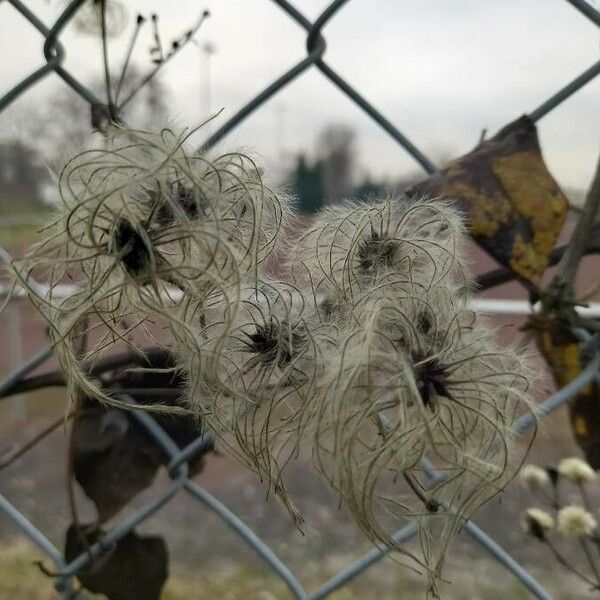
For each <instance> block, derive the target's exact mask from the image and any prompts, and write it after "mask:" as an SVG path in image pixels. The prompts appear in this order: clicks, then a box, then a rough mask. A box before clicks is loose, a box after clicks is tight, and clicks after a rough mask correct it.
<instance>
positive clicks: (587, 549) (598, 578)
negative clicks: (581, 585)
mask: <svg viewBox="0 0 600 600" xmlns="http://www.w3.org/2000/svg"><path fill="white" fill-rule="evenodd" d="M580 541H581V547H582V548H583V551H584V552H585V556H586V558H587V560H588V562H589V563H590V567H591V569H592V571H593V573H594V577H595V578H596V585H595V587H596V589H598V588H600V570H598V565H597V563H596V561H595V560H594V557H593V556H592V552H591V550H590V547H589V545H588V541H587V540H586V539H585V538H581V540H580Z"/></svg>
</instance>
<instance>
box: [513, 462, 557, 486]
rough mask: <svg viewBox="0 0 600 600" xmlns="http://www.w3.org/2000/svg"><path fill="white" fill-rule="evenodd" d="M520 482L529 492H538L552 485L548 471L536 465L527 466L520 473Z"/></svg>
mask: <svg viewBox="0 0 600 600" xmlns="http://www.w3.org/2000/svg"><path fill="white" fill-rule="evenodd" d="M519 480H520V481H521V485H523V487H524V488H526V489H529V490H536V489H538V488H541V487H544V486H546V485H548V484H549V483H550V477H549V476H548V471H546V470H545V469H542V468H540V467H537V466H536V465H525V466H524V467H523V468H522V469H521V471H520V472H519Z"/></svg>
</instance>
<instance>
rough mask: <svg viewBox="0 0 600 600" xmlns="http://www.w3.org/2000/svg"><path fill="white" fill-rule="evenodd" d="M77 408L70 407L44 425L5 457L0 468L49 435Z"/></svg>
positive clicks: (0, 463) (4, 467)
mask: <svg viewBox="0 0 600 600" xmlns="http://www.w3.org/2000/svg"><path fill="white" fill-rule="evenodd" d="M76 411H77V409H75V408H73V409H71V410H70V411H69V412H68V413H67V414H66V415H64V416H62V417H60V418H58V419H56V420H55V421H52V423H50V424H49V425H48V426H47V427H44V429H42V430H41V431H40V432H39V433H38V434H37V435H35V436H34V437H33V438H32V439H30V440H29V441H28V442H27V443H26V444H23V446H21V447H20V448H18V449H17V450H15V451H14V452H13V453H12V454H11V455H10V456H9V457H8V458H5V459H4V460H3V461H1V462H0V470H2V469H6V467H8V466H10V465H11V464H12V463H14V462H15V461H16V460H18V459H19V458H21V457H22V456H23V455H24V454H25V453H27V452H28V451H29V450H31V449H32V448H33V447H34V446H36V445H37V444H39V443H40V442H41V441H42V440H43V439H44V438H45V437H47V436H49V435H50V434H51V433H52V432H53V431H55V430H56V429H58V428H59V427H60V426H61V425H64V424H65V423H66V422H67V421H68V420H69V419H71V418H72V417H73V415H74V414H75V413H76Z"/></svg>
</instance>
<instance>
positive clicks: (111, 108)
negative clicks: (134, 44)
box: [100, 0, 118, 121]
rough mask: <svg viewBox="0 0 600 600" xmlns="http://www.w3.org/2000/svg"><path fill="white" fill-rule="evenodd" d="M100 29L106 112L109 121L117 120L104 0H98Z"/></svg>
mask: <svg viewBox="0 0 600 600" xmlns="http://www.w3.org/2000/svg"><path fill="white" fill-rule="evenodd" d="M100 15H101V31H102V59H103V62H104V79H105V83H106V100H107V103H108V114H109V116H110V119H111V121H117V120H118V119H117V114H116V111H115V104H114V102H113V98H112V84H111V81H110V67H109V64H108V39H107V33H106V0H100Z"/></svg>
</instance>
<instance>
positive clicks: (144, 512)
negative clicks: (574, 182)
mask: <svg viewBox="0 0 600 600" xmlns="http://www.w3.org/2000/svg"><path fill="white" fill-rule="evenodd" d="M270 1H272V2H273V3H274V4H276V5H277V6H279V7H280V8H281V9H282V10H283V11H284V12H285V13H286V14H287V15H288V16H289V17H290V19H292V20H293V21H294V22H295V23H297V24H298V25H299V26H300V27H301V28H302V29H304V30H305V31H306V33H307V38H306V51H307V53H306V56H304V57H303V58H302V59H301V60H299V61H298V63H297V64H296V65H294V66H293V67H292V68H291V69H289V70H288V71H286V72H285V73H283V74H282V75H281V76H280V77H278V78H277V79H276V80H275V81H273V82H272V83H271V84H270V85H269V86H268V87H266V88H265V89H263V90H261V91H260V92H259V93H257V94H256V95H255V96H254V97H253V98H252V99H251V100H250V101H249V102H248V103H247V104H246V105H245V106H244V107H243V108H241V109H240V110H239V111H238V112H237V114H235V115H234V116H233V117H232V118H230V119H229V120H228V121H227V122H226V123H225V124H224V125H223V126H222V127H221V128H220V129H218V130H217V131H216V132H215V133H214V134H213V135H212V136H211V137H210V138H209V139H208V140H207V141H206V142H205V144H204V147H205V148H209V147H211V146H213V145H214V144H215V143H217V142H218V141H219V140H221V139H222V138H223V137H224V136H226V135H227V134H228V133H229V132H230V131H232V130H233V129H234V128H235V127H236V126H237V125H238V124H240V123H241V122H242V121H243V120H245V119H246V118H248V117H249V116H250V115H251V114H252V113H253V112H254V111H256V110H257V109H258V108H260V106H261V105H262V104H263V103H264V102H266V101H267V100H268V99H269V98H271V97H272V96H274V95H275V94H276V93H277V92H278V91H280V90H281V89H282V88H284V87H285V86H287V85H288V84H290V83H291V82H292V81H293V80H294V79H296V78H297V77H298V76H299V75H300V74H301V73H303V72H304V71H306V70H307V69H310V68H313V67H314V68H316V69H318V70H319V71H320V72H321V73H322V74H323V75H324V76H325V77H326V78H327V79H329V80H330V81H331V82H332V84H333V85H334V86H336V87H337V88H338V89H339V90H340V91H341V92H342V93H343V94H345V95H346V96H348V98H350V99H351V100H352V101H353V102H354V103H355V104H356V105H357V106H358V107H359V108H360V109H361V110H363V111H364V112H365V113H367V114H368V115H369V116H370V117H371V118H372V119H373V120H374V121H375V122H376V123H377V124H378V125H380V127H381V128H382V129H383V130H384V131H385V132H387V133H388V134H389V135H390V136H391V137H392V138H393V139H394V140H395V141H396V142H397V143H398V144H399V145H400V146H401V147H402V148H403V149H404V150H405V151H406V152H407V153H408V154H410V155H411V156H412V157H413V158H414V159H415V161H417V162H418V163H419V164H420V165H421V167H422V168H423V169H424V170H425V171H426V172H428V173H433V172H434V171H435V170H436V167H435V165H434V163H433V162H432V161H431V160H430V159H429V158H428V157H427V156H426V155H425V154H424V153H423V152H422V151H421V150H419V148H418V147H417V146H416V145H415V144H414V143H413V142H412V141H411V140H409V139H408V138H407V137H406V136H405V135H404V134H403V133H402V132H401V131H400V130H399V129H398V128H397V127H396V126H395V125H393V124H392V123H391V122H390V121H389V120H388V119H386V117H385V116H384V115H383V114H381V113H380V112H379V111H378V110H377V109H376V108H375V107H374V106H373V105H372V104H370V103H369V102H368V101H367V100H365V99H364V98H363V97H362V96H361V94H360V93H359V92H358V91H357V90H356V89H355V88H354V87H353V86H352V85H351V84H350V83H348V82H347V81H346V80H344V79H343V78H342V77H341V76H340V75H338V73H336V71H335V70H334V69H333V68H332V67H331V66H330V65H329V64H328V63H327V62H326V61H325V59H324V57H325V54H326V49H327V43H326V39H325V37H324V36H323V35H322V31H323V28H324V27H325V26H326V24H327V23H328V22H329V21H330V20H331V19H332V18H333V17H334V16H335V15H336V13H337V12H338V11H339V10H340V9H341V8H342V7H343V5H344V4H346V3H347V2H348V0H334V1H333V2H331V4H329V5H328V6H327V8H326V9H325V10H324V11H323V12H322V13H321V14H320V15H319V16H318V17H317V19H316V20H315V21H314V22H311V21H310V20H309V19H307V18H306V17H305V16H304V15H303V14H302V13H301V12H300V11H299V10H298V9H297V8H296V7H295V6H294V5H293V4H291V3H290V2H287V0H270ZM565 1H566V2H568V3H569V4H571V5H572V6H573V7H574V8H575V9H576V10H578V11H579V12H580V13H581V14H582V15H584V16H585V17H586V18H588V19H589V20H590V21H592V22H593V23H594V24H596V25H597V26H598V27H600V12H598V11H597V10H596V9H595V8H594V7H593V6H591V5H590V4H589V3H588V2H586V1H585V0H565ZM8 2H9V4H11V5H12V6H13V7H14V9H15V10H17V11H18V12H19V13H20V14H21V15H22V16H23V17H24V18H25V19H26V20H27V21H29V23H31V25H32V26H33V27H35V28H36V29H37V30H38V31H39V32H40V33H41V34H42V35H43V36H44V38H45V43H44V60H45V64H43V65H42V66H41V67H40V68H38V69H37V70H35V71H34V72H32V73H31V74H29V75H28V76H27V77H26V78H25V79H24V80H23V81H21V82H20V83H19V84H18V85H16V86H14V87H13V88H12V89H11V90H10V91H9V92H8V93H6V94H5V95H4V96H3V97H1V98H0V111H2V110H3V109H5V108H6V107H7V106H8V105H9V104H11V103H12V102H14V101H15V100H16V99H17V98H18V97H19V96H20V95H21V94H23V93H24V92H26V91H27V90H28V89H30V88H31V87H32V86H33V85H34V84H35V83H36V82H38V81H40V80H42V79H43V78H45V77H48V76H50V75H51V74H53V73H55V74H56V75H58V76H59V77H61V78H62V79H63V80H64V81H65V82H66V83H67V84H68V85H69V86H70V87H71V88H72V89H73V90H74V91H75V92H76V93H77V94H79V95H80V96H81V97H82V98H84V99H85V100H86V101H87V102H88V103H89V104H90V106H91V107H92V109H94V107H102V101H101V100H100V99H99V98H97V97H96V96H95V94H94V93H92V91H91V90H90V89H89V88H87V87H86V86H85V85H83V84H82V83H81V82H80V81H79V80H78V79H77V77H75V76H74V75H73V74H72V73H70V72H69V71H68V70H66V69H65V68H64V67H63V63H64V60H65V57H66V50H65V48H64V47H63V46H62V44H61V43H60V40H59V37H60V34H61V32H62V30H63V29H64V28H65V26H66V25H67V24H68V23H69V21H70V20H71V19H72V18H73V17H74V16H75V14H76V13H77V11H78V10H79V8H80V7H81V6H82V5H83V4H84V2H85V0H73V1H72V2H71V3H70V4H69V5H68V6H67V7H66V8H65V9H64V11H63V12H62V13H61V15H60V16H59V17H58V19H57V20H56V21H55V22H54V23H53V24H52V26H51V27H47V26H46V25H45V24H44V23H43V22H42V21H41V20H40V19H38V17H37V16H36V15H35V13H34V12H32V11H31V10H30V9H29V8H27V7H26V6H25V5H24V4H23V3H22V2H20V0H8ZM599 74H600V61H598V62H595V63H594V64H592V65H591V66H590V67H589V68H588V69H586V70H585V71H584V72H583V73H581V74H579V75H578V76H577V77H575V78H574V79H573V80H572V81H570V82H568V83H567V84H566V85H565V86H564V87H562V88H561V89H559V90H558V91H557V92H556V93H555V94H553V95H552V96H551V97H550V98H548V99H547V100H545V101H544V102H542V103H541V104H540V105H539V106H538V107H537V108H535V109H534V110H532V111H531V112H529V117H530V118H531V119H532V120H533V121H538V120H539V119H541V118H542V117H544V116H545V115H546V114H548V113H549V112H550V111H552V110H553V109H554V108H556V107H557V106H559V105H560V104H562V103H563V102H565V101H566V100H567V99H568V98H569V97H570V96H571V95H573V94H574V93H576V92H577V91H578V90H580V89H581V88H582V87H583V86H584V85H586V84H587V83H588V82H590V81H591V80H592V79H594V78H595V77H596V76H598V75H599ZM0 250H1V252H0V260H2V261H3V262H8V261H9V260H10V256H9V255H8V254H7V253H6V252H5V251H4V250H3V249H0ZM586 345H587V346H589V348H585V349H586V350H588V355H591V356H592V357H591V359H590V360H589V363H588V364H587V367H586V368H585V369H584V370H583V371H582V372H581V374H580V375H579V376H578V377H577V378H576V379H574V380H573V381H572V382H571V383H570V384H568V385H567V386H565V387H564V388H563V389H561V390H560V391H558V392H557V393H556V394H554V395H553V396H551V397H550V398H549V399H548V400H546V402H544V403H543V404H542V405H541V408H540V414H541V415H546V414H549V413H550V412H552V411H554V410H555V409H557V408H558V407H560V406H562V405H563V404H565V403H566V402H567V401H568V400H569V399H570V398H572V397H573V396H574V395H575V394H576V393H577V392H578V391H579V390H580V389H582V388H583V387H585V386H586V385H587V384H588V383H589V382H590V381H592V380H593V379H594V378H595V377H597V376H598V372H599V368H600V351H599V349H598V346H600V341H599V339H598V338H597V337H596V338H592V339H591V340H588V341H587V342H585V343H584V344H583V346H586ZM583 349H584V348H582V350H583ZM590 349H591V351H592V352H589V350H590ZM51 355H52V349H51V348H50V347H47V348H44V349H42V350H41V351H40V352H39V353H37V354H35V355H34V356H33V357H32V358H31V359H29V360H28V361H27V362H26V363H25V364H23V365H22V366H21V367H20V368H18V369H16V370H15V371H14V372H13V373H12V374H10V375H9V376H8V377H7V378H6V379H5V380H4V381H3V382H1V383H0V392H3V391H4V390H6V389H8V388H10V387H11V386H13V385H14V384H15V383H16V382H18V381H20V380H22V379H23V378H24V377H26V376H27V375H28V374H29V373H30V372H31V371H33V370H34V369H36V368H37V367H39V366H40V365H41V364H43V363H44V362H45V361H46V360H47V359H48V358H49V357H50V356H51ZM123 399H124V400H126V401H129V402H132V399H131V398H127V397H124V398H123ZM132 412H133V415H134V416H135V418H136V419H137V420H138V421H139V423H140V424H141V425H142V426H143V427H144V428H145V430H146V431H147V432H148V433H149V435H150V436H151V437H152V438H153V439H154V440H155V442H156V444H158V445H159V446H160V447H161V448H162V449H163V450H164V452H166V454H167V455H168V456H169V458H170V462H169V464H168V468H167V470H168V473H169V475H170V478H171V482H170V484H169V485H168V486H166V488H165V489H164V490H162V492H160V493H159V494H157V495H156V496H154V497H153V498H152V499H151V500H149V501H148V502H147V503H146V504H145V505H143V506H142V507H141V508H139V509H138V510H137V511H136V512H134V513H133V514H131V515H130V516H128V517H126V518H125V519H124V520H122V521H120V522H119V523H118V524H117V525H115V526H114V527H113V528H112V529H110V530H109V531H108V532H106V533H105V534H104V535H103V536H102V537H101V538H100V539H98V541H96V542H95V543H94V544H93V545H91V546H90V547H89V549H87V550H86V551H84V552H82V553H81V554H80V555H79V556H77V557H76V558H75V559H74V560H72V561H71V562H69V563H67V562H66V560H65V558H64V557H63V554H62V553H61V552H60V551H59V550H58V549H57V548H56V547H55V546H54V545H53V544H52V543H51V542H50V541H49V540H48V538H47V537H46V536H45V535H44V533H43V532H42V531H40V530H39V529H38V528H37V527H36V526H35V525H34V524H33V523H32V522H31V521H30V520H28V518H27V517H26V516H25V515H24V514H23V513H22V512H20V511H19V509H18V508H17V507H16V506H14V505H13V504H11V503H10V502H9V501H8V500H7V499H6V498H5V497H3V496H2V495H0V511H2V513H4V514H5V515H6V516H7V517H8V518H9V519H10V521H11V522H12V523H14V525H15V526H16V527H18V528H19V529H20V530H21V531H22V532H23V533H24V534H25V535H26V536H28V537H29V538H30V539H31V540H32V541H33V542H34V543H35V544H36V546H37V547H38V548H39V549H40V550H41V551H42V552H43V553H44V554H45V555H47V557H48V558H49V559H50V560H51V561H52V562H53V563H54V566H55V569H56V572H57V573H58V575H57V576H56V577H55V579H54V586H55V588H56V590H57V591H58V592H59V593H60V594H61V597H62V598H65V599H66V598H74V597H77V596H78V595H79V593H78V592H75V591H74V588H73V585H72V578H73V576H74V575H75V574H76V573H78V572H79V571H81V570H82V569H84V568H85V567H86V566H87V565H89V563H90V561H92V560H93V558H94V557H96V556H98V555H100V554H102V552H103V551H104V550H105V549H106V548H107V547H110V545H111V544H114V543H115V542H117V541H118V540H119V539H121V538H123V537H124V536H125V535H127V534H128V533H129V532H131V530H132V529H133V528H134V527H135V526H136V525H138V524H139V523H141V522H142V521H144V520H145V519H147V518H149V517H150V516H151V515H153V514H155V513H156V512H157V511H159V510H160V509H161V508H162V507H163V506H164V505H165V504H167V503H168V502H170V501H171V500H172V499H173V498H174V497H175V496H176V495H177V494H180V493H182V492H183V493H187V494H189V495H190V496H192V497H193V498H195V499H196V500H197V501H198V503H199V504H201V505H203V506H204V507H205V508H206V509H208V510H209V511H212V512H214V513H215V514H216V515H218V517H219V518H220V519H221V520H222V522H223V523H224V524H225V525H227V526H228V527H230V528H231V529H232V530H233V531H234V532H235V533H236V534H237V535H238V536H239V537H240V538H241V539H242V540H243V541H244V542H245V543H246V544H247V545H248V546H249V547H250V548H251V549H252V550H253V551H254V552H255V553H256V555H257V556H258V557H259V558H261V559H262V560H263V561H264V562H265V563H266V564H267V565H268V566H269V567H270V569H271V570H272V571H273V573H275V574H276V575H277V576H279V577H280V578H281V579H282V580H283V582H285V584H286V585H287V587H288V588H289V590H290V592H291V593H292V594H293V596H294V597H295V598H297V599H299V600H320V599H321V598H325V597H326V596H328V595H329V594H331V593H332V592H334V591H335V590H338V589H340V588H341V587H343V586H344V585H346V584H347V583H348V582H349V581H350V580H352V579H353V578H355V577H357V576H358V575H360V574H361V573H362V572H364V571H365V570H367V569H369V567H371V566H372V565H373V564H375V563H376V562H377V561H379V560H380V559H381V558H383V557H384V556H385V555H386V554H387V552H388V550H386V549H381V548H374V549H372V550H371V551H369V552H368V553H367V554H365V555H364V556H362V557H361V558H360V559H358V560H356V561H355V562H353V563H351V564H349V565H348V566H347V567H346V568H344V569H343V570H342V571H340V572H339V573H338V574H337V575H335V576H334V577H332V578H331V579H330V580H329V581H327V582H325V583H324V584H323V585H321V586H320V587H319V588H318V589H317V590H315V591H313V592H308V591H306V590H305V588H304V587H303V585H302V584H301V583H300V581H299V580H298V579H297V578H296V576H295V575H294V573H292V571H291V570H290V569H289V568H288V567H287V566H286V564H285V563H284V562H282V560H281V559H280V558H279V557H278V556H277V555H276V554H275V553H274V552H273V551H272V550H271V548H270V547H269V546H268V545H267V544H266V543H265V542H263V541H262V540H261V538H260V537H258V536H257V535H256V534H255V533H254V532H253V531H252V530H251V529H250V528H249V527H248V526H247V525H246V524H245V523H244V522H243V521H242V520H241V519H239V518H238V517H237V516H236V515H235V514H234V513H233V512H232V511H230V510H229V509H228V508H227V507H226V506H225V505H224V504H223V503H222V502H220V501H219V500H218V499H217V498H215V497H214V496H212V495H211V494H210V493H209V492H208V491H207V490H205V489H204V488H203V487H202V486H200V485H199V484H198V483H196V482H194V481H192V480H191V479H190V478H189V477H188V466H187V461H189V460H190V458H191V457H193V456H194V455H195V454H197V453H200V452H202V450H203V449H204V448H205V447H206V444H208V443H209V442H210V440H209V439H208V437H200V438H198V439H196V440H195V441H194V442H192V443H191V444H190V445H189V446H187V447H186V448H183V449H180V448H179V447H178V446H177V445H176V444H175V442H174V441H173V440H172V439H171V438H170V437H169V436H168V435H167V434H166V433H165V431H164V430H163V429H162V428H161V427H160V425H158V423H157V422H156V421H155V420H154V418H153V417H152V416H151V415H149V414H148V413H146V412H144V411H140V410H135V409H133V411H132ZM532 425H533V418H532V417H526V418H523V419H521V421H519V423H518V426H517V429H518V433H522V432H524V431H525V430H526V429H527V428H529V427H531V426H532ZM422 467H423V469H424V471H425V472H426V474H427V476H428V478H429V482H430V484H432V485H433V484H435V483H439V482H440V481H441V480H443V478H444V476H443V475H442V474H440V473H437V472H436V471H435V469H434V468H433V466H432V465H431V464H429V463H428V462H427V461H424V462H423V465H422ZM464 528H465V530H466V532H467V533H468V534H469V535H470V536H471V537H472V538H473V539H474V540H475V541H476V542H477V543H478V544H479V545H480V546H481V547H482V548H483V549H484V550H485V551H486V552H488V553H489V554H490V555H491V556H493V557H494V558H495V559H496V560H497V561H498V562H499V563H500V564H502V565H503V566H504V567H505V568H506V569H507V570H508V571H510V572H511V573H512V574H513V575H514V576H515V577H517V578H518V579H519V580H520V581H521V582H522V583H523V585H524V586H526V587H527V588H528V589H529V591H530V592H531V593H532V594H533V595H534V596H535V597H536V598H540V599H544V600H547V599H550V598H552V596H551V594H550V592H548V591H547V590H546V589H545V588H544V587H543V586H542V585H540V583H538V582H537V581H536V580H535V579H534V577H533V576H532V575H531V574H530V573H529V572H527V570H525V569H524V568H523V567H521V566H520V565H519V563H518V562H517V561H516V560H515V559H513V558H512V557H511V556H510V555H509V554H508V553H507V552H506V551H505V550H503V548H501V547H500V545H499V544H497V543H496V542H495V541H494V540H493V539H492V538H491V537H490V536H488V535H487V534H486V533H485V532H484V531H482V530H481V529H480V528H479V527H478V526H477V525H476V524H475V523H474V522H472V521H467V522H466V524H465V526H464ZM416 533H417V525H416V524H415V523H411V524H409V525H407V526H406V527H404V528H403V529H401V530H400V531H398V532H397V533H396V534H395V535H394V539H395V540H396V541H397V542H399V543H401V542H406V541H407V540H409V539H410V538H411V537H412V536H414V535H415V534H416Z"/></svg>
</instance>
